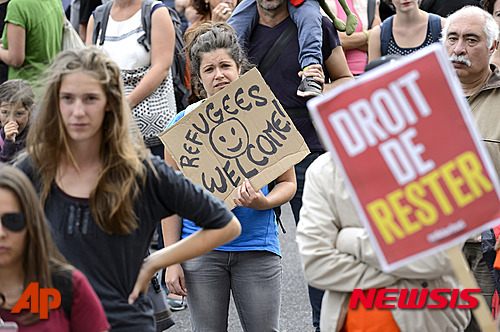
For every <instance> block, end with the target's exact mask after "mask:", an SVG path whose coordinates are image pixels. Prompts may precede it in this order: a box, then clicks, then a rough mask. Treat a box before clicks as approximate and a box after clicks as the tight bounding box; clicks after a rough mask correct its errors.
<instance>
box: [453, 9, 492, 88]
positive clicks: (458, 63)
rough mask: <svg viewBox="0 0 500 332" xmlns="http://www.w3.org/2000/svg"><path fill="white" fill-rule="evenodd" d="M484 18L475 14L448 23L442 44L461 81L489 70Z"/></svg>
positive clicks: (466, 80) (488, 51) (489, 54)
mask: <svg viewBox="0 0 500 332" xmlns="http://www.w3.org/2000/svg"><path fill="white" fill-rule="evenodd" d="M484 24H485V22H484V18H482V17H479V16H477V15H470V16H463V17H460V18H456V19H455V20H453V21H452V22H451V23H450V26H449V28H448V32H447V35H446V39H445V42H444V45H445V47H446V50H447V51H448V55H449V56H450V60H451V62H452V63H453V67H455V70H456V72H457V75H458V77H459V78H460V81H461V82H462V83H466V82H470V81H473V80H474V79H476V78H478V77H481V76H483V75H484V74H485V73H486V72H489V62H490V56H491V55H492V54H493V52H494V50H495V45H493V46H492V47H491V48H490V49H488V45H487V40H486V39H487V38H486V33H485V32H484V30H483V25H484Z"/></svg>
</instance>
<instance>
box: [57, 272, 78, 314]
mask: <svg viewBox="0 0 500 332" xmlns="http://www.w3.org/2000/svg"><path fill="white" fill-rule="evenodd" d="M52 284H53V286H54V288H55V289H57V290H58V291H59V293H61V308H62V309H63V311H64V313H65V314H66V317H68V318H70V317H71V307H72V305H73V270H62V271H57V272H55V273H54V274H53V275H52Z"/></svg>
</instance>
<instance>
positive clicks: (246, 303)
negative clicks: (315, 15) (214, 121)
mask: <svg viewBox="0 0 500 332" xmlns="http://www.w3.org/2000/svg"><path fill="white" fill-rule="evenodd" d="M192 34H193V35H192V38H190V39H188V40H191V42H190V43H189V44H188V45H187V46H186V48H187V50H188V55H189V60H190V63H191V77H192V78H194V80H195V84H196V85H197V87H199V88H200V91H201V92H202V93H204V94H205V96H206V97H211V96H213V95H214V94H215V93H217V92H218V91H220V90H222V89H224V88H225V87H227V86H228V85H229V84H231V83H232V82H233V81H235V80H236V79H237V78H238V77H239V75H240V73H241V72H242V71H244V69H245V67H246V66H247V62H246V59H245V57H244V55H243V52H242V50H241V47H240V45H239V44H238V41H237V38H236V34H235V32H234V30H233V29H232V28H231V27H230V26H228V25H227V24H224V23H212V22H209V23H204V24H202V25H200V27H199V28H198V29H196V30H194V31H193V32H192ZM202 103H203V101H200V102H197V103H195V104H193V105H190V106H189V107H188V108H187V109H186V110H184V111H182V112H181V113H179V114H178V116H176V117H175V118H174V120H172V122H171V123H170V125H169V126H171V125H172V124H173V123H175V122H176V121H178V120H179V119H181V118H182V117H183V116H184V115H186V114H187V113H189V112H190V111H192V110H194V109H195V108H196V107H197V106H199V105H201V104H202ZM165 156H166V159H167V162H169V163H170V164H171V165H173V166H174V167H176V166H175V161H173V159H172V158H171V156H170V155H169V154H168V153H167V152H166V153H165ZM276 183H277V184H276V186H275V187H274V188H273V189H272V190H271V191H270V192H269V191H268V188H267V186H265V187H264V188H262V190H259V191H255V190H254V188H253V187H252V186H251V185H250V182H249V181H248V180H247V179H245V180H244V181H243V183H242V184H240V186H239V187H238V191H237V194H236V197H234V198H233V200H234V202H235V204H236V205H237V207H236V208H234V209H233V213H234V214H235V215H236V216H237V217H238V219H239V220H240V221H241V224H242V233H241V235H240V236H239V237H238V238H237V239H235V240H233V241H232V242H230V243H228V244H227V245H224V246H221V247H218V248H216V249H215V250H213V251H211V252H209V253H207V254H205V255H203V256H200V257H199V258H195V259H192V260H189V261H187V262H185V263H183V264H182V267H181V266H180V265H178V264H177V265H173V266H170V267H168V268H167V275H166V284H167V287H168V289H169V291H170V292H172V293H175V294H179V295H183V296H188V297H187V299H188V304H189V306H188V308H189V311H190V313H191V322H192V325H193V329H194V330H195V331H197V330H204V331H226V330H227V316H228V309H229V300H230V292H232V294H233V298H234V302H235V304H236V307H237V309H238V313H239V317H240V321H241V325H242V326H243V327H244V329H245V330H246V331H278V330H279V310H280V298H281V257H280V247H279V241H278V226H277V223H276V219H275V215H274V211H273V208H274V207H276V206H279V205H281V204H284V203H286V202H287V201H289V200H290V199H291V198H292V197H293V195H294V194H295V190H296V182H295V172H294V170H293V168H291V169H290V170H288V171H286V172H285V173H284V174H283V175H281V176H279V177H278V178H277V179H276ZM173 218H175V217H173ZM173 218H171V219H173ZM162 225H163V231H164V233H163V234H164V239H165V244H166V245H169V244H172V243H175V242H176V241H178V240H179V239H180V238H181V233H182V237H183V238H184V237H186V236H188V235H190V234H191V233H193V232H195V231H196V230H197V227H196V226H195V225H194V224H193V223H192V222H191V221H189V220H186V219H184V220H183V221H182V223H181V221H180V219H179V218H177V222H175V221H173V220H168V221H167V220H164V221H163V222H162ZM181 231H182V232H181Z"/></svg>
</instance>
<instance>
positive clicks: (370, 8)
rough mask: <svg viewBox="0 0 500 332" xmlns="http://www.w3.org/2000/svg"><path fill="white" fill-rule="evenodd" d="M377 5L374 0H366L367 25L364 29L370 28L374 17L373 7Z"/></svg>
mask: <svg viewBox="0 0 500 332" xmlns="http://www.w3.org/2000/svg"><path fill="white" fill-rule="evenodd" d="M376 6H377V1H376V0H368V26H367V27H366V29H365V30H370V29H371V28H372V25H373V20H374V19H375V9H376Z"/></svg>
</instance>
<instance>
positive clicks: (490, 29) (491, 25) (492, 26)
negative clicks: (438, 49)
mask: <svg viewBox="0 0 500 332" xmlns="http://www.w3.org/2000/svg"><path fill="white" fill-rule="evenodd" d="M470 16H479V17H482V18H484V25H483V31H484V33H485V34H486V45H487V46H488V49H490V48H491V47H492V46H493V43H494V42H495V41H498V34H499V28H498V24H497V22H496V21H495V19H494V18H493V16H492V15H491V14H490V13H488V12H487V11H485V10H482V9H481V8H479V7H477V6H465V7H462V8H461V9H459V10H457V11H456V12H454V13H453V14H451V15H450V16H448V17H447V18H446V23H445V24H444V27H443V31H442V33H441V42H442V43H443V44H444V43H445V41H446V38H447V35H448V29H449V27H450V24H451V22H453V21H454V20H456V19H463V18H464V17H470Z"/></svg>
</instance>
